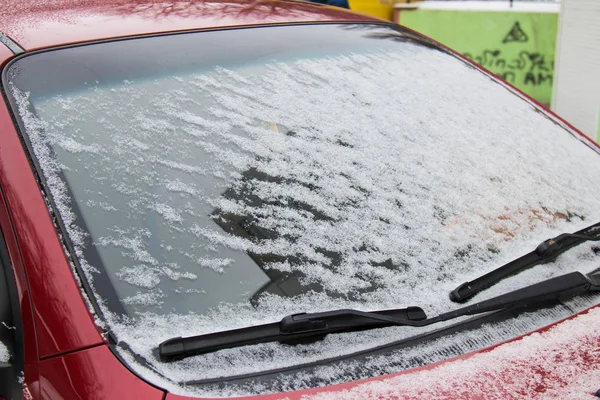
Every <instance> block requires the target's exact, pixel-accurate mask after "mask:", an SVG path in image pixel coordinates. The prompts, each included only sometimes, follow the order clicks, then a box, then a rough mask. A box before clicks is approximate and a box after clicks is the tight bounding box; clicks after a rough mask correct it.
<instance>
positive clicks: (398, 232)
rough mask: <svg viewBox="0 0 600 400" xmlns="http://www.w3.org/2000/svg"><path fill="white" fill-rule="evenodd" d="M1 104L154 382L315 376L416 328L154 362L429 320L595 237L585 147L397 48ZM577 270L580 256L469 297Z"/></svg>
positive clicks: (460, 76) (429, 55) (526, 108)
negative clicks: (293, 372) (364, 324)
mask: <svg viewBox="0 0 600 400" xmlns="http://www.w3.org/2000/svg"><path fill="white" fill-rule="evenodd" d="M13 93H14V95H15V97H16V98H17V100H18V102H19V112H20V114H21V116H22V118H23V120H24V123H25V127H26V130H27V134H28V135H29V139H30V141H31V143H32V146H33V148H34V152H35V154H36V156H37V158H38V159H39V161H40V164H41V166H42V168H43V170H44V174H45V176H46V179H47V181H48V185H49V187H50V190H51V192H52V195H53V197H54V200H55V201H56V203H57V207H58V209H59V212H60V214H61V216H62V218H63V220H64V221H65V224H66V226H67V229H68V231H69V234H70V236H71V240H72V241H73V242H74V245H75V248H76V250H77V253H78V256H79V257H80V258H81V259H82V263H83V265H84V266H88V267H87V270H88V272H89V275H90V276H93V274H94V272H93V269H94V268H100V267H101V266H100V265H92V264H91V263H90V262H89V260H86V259H85V251H86V246H87V247H88V248H89V246H90V243H86V240H91V241H92V242H93V245H94V246H95V247H96V248H97V250H98V252H99V254H100V257H101V259H102V261H103V263H104V268H106V270H107V272H108V274H109V275H110V277H111V279H112V281H113V284H114V286H115V289H116V291H117V293H118V294H119V295H120V296H121V298H122V301H123V303H125V307H126V309H127V311H128V313H129V316H128V317H127V318H122V317H120V316H117V315H114V314H111V313H110V310H107V315H109V316H111V321H109V324H110V325H111V327H112V329H113V331H114V332H115V334H116V335H117V337H118V339H119V340H120V341H123V342H126V343H127V344H128V345H129V347H130V348H131V349H132V350H133V351H135V352H136V353H138V354H140V355H141V356H142V357H143V358H145V359H146V360H147V361H148V362H149V363H150V364H151V365H152V368H153V369H154V370H155V371H157V372H159V373H160V374H162V375H164V376H165V377H167V378H168V379H170V380H172V381H174V382H184V381H188V380H198V379H210V378H215V377H219V376H227V375H235V374H244V373H252V372H256V371H262V370H265V369H270V368H274V367H285V366H289V365H294V364H299V363H303V362H310V361H315V360H320V359H323V358H325V357H333V356H338V355H342V354H347V353H349V352H354V351H357V350H361V349H368V348H371V347H373V346H377V345H381V344H385V343H388V342H390V341H392V340H398V339H401V338H403V337H408V336H410V335H412V334H414V333H415V329H412V328H406V327H391V328H386V329H378V330H373V331H368V332H362V333H360V334H359V333H348V334H339V335H330V336H329V337H327V338H326V339H325V340H324V341H322V342H319V343H317V344H313V345H301V346H296V347H291V346H284V345H280V344H277V343H270V344H264V345H257V346H251V347H246V348H238V349H229V350H223V351H220V352H217V353H213V354H208V355H203V356H196V357H191V358H188V359H185V360H183V361H179V362H174V363H168V364H166V363H159V362H157V361H156V359H155V355H154V353H153V352H154V349H155V348H156V346H157V345H158V344H159V343H160V342H162V341H164V340H166V339H168V338H171V337H175V336H191V335H197V334H202V333H209V332H215V331H220V330H226V329H233V328H238V327H243V326H248V325H253V324H260V323H269V322H273V321H278V320H280V319H281V318H282V317H283V316H284V315H287V314H291V313H298V312H303V311H308V312H313V311H322V310H328V309H336V308H357V309H361V310H376V309H386V308H398V307H405V306H412V305H419V306H422V307H423V308H424V309H425V310H426V312H427V313H428V315H434V314H436V313H439V312H442V311H445V310H448V309H451V308H454V307H455V305H453V304H452V303H451V302H450V301H449V299H448V292H449V291H450V290H452V289H453V288H454V287H456V286H457V285H458V284H460V283H463V282H465V281H467V280H470V279H473V278H475V277H476V276H478V275H480V274H481V273H482V272H486V271H489V270H491V269H493V268H495V267H497V266H499V265H500V264H501V263H503V262H506V261H509V260H510V259H513V258H515V257H518V256H520V255H522V254H524V253H526V252H529V251H531V249H532V248H535V246H536V245H537V244H538V243H539V242H541V241H542V240H545V239H547V238H548V237H552V236H555V235H556V234H557V233H559V232H563V231H575V230H578V229H581V228H583V227H584V226H587V225H590V224H591V223H593V222H596V221H598V220H600V209H599V208H598V206H597V202H598V200H597V199H598V198H600V187H599V186H598V185H597V184H596V182H597V177H598V176H599V174H600V158H599V157H598V154H597V153H596V152H595V151H594V150H592V149H591V148H590V147H588V146H585V145H582V144H581V143H580V139H579V138H576V137H574V136H572V135H570V134H568V133H567V132H566V131H565V130H564V129H563V128H562V127H560V126H559V125H557V124H556V123H555V122H553V121H552V120H550V119H549V118H547V117H545V116H544V115H543V114H541V113H539V112H537V111H536V110H535V109H534V107H533V106H532V105H531V104H529V103H527V102H525V101H523V100H521V99H519V98H517V97H516V96H514V95H513V94H512V93H511V92H510V91H509V90H507V89H506V88H504V87H503V86H501V85H499V84H496V83H493V82H492V81H491V79H490V78H488V77H486V76H485V75H483V74H481V73H479V72H477V71H475V70H474V69H473V68H471V67H469V66H466V65H464V64H463V63H461V62H458V61H456V60H455V59H453V57H451V56H449V55H446V54H444V53H441V52H438V51H434V50H431V49H428V48H425V47H420V46H417V45H412V44H406V43H404V44H402V45H399V46H398V49H397V50H394V51H382V52H377V51H372V52H362V53H350V54H345V55H332V56H329V57H323V58H314V59H300V60H295V61H286V62H270V63H267V64H265V65H260V66H259V65H249V66H246V67H243V66H232V67H215V68H214V69H212V70H210V71H202V72H198V73H193V74H191V75H180V76H177V77H160V78H154V79H149V80H141V79H140V80H139V81H127V82H123V84H121V85H114V86H112V87H106V86H100V85H90V88H89V89H86V90H83V91H81V92H77V93H63V94H61V95H59V96H55V97H52V98H39V99H38V98H34V97H33V96H30V95H29V94H28V93H22V92H20V91H19V90H18V89H14V90H13ZM30 106H33V108H34V109H35V111H36V114H35V115H34V114H33V113H32V112H31V109H30V108H28V107H30ZM65 180H66V181H67V182H68V184H69V190H70V191H71V195H72V196H73V197H74V198H75V199H76V202H77V206H78V208H79V210H80V212H81V214H82V216H83V219H84V221H85V224H86V226H87V231H84V229H82V222H81V220H78V219H77V218H76V216H75V215H76V214H75V212H74V211H73V200H72V199H70V198H69V197H68V192H67V190H66V188H67V186H66V184H65ZM240 227H242V228H241V229H240ZM595 267H596V263H595V260H594V253H593V251H592V245H588V244H585V245H581V246H579V247H577V248H576V249H574V250H572V251H571V252H569V253H567V254H565V255H563V256H561V257H559V258H558V260H557V261H556V262H555V263H552V264H549V265H548V266H545V267H543V268H540V267H538V268H533V269H531V270H529V271H526V272H524V273H522V274H520V275H519V276H518V278H512V279H509V280H506V281H505V282H503V283H501V284H498V285H497V286H495V287H493V288H491V289H490V290H488V291H486V293H485V295H482V296H480V297H479V298H478V300H479V299H482V298H484V297H490V296H493V295H497V294H500V293H504V292H505V291H507V290H510V289H514V288H516V287H520V286H524V285H527V284H530V283H533V282H536V281H539V280H541V279H544V278H547V277H550V276H554V275H559V274H561V273H565V272H567V271H572V270H573V269H574V268H577V269H579V270H581V271H582V272H589V271H591V270H592V269H594V268H595ZM272 284H274V285H272ZM548 322H549V321H547V320H543V321H540V323H548ZM124 357H125V358H126V359H130V357H128V356H127V355H124ZM130 361H131V360H130ZM131 362H132V363H133V364H134V365H135V366H136V368H139V369H142V370H143V368H144V367H142V366H140V365H138V364H137V363H135V362H133V361H131ZM382 362H385V361H382ZM145 371H148V370H145ZM146 373H149V372H146ZM153 379H157V378H156V377H153ZM165 385H167V386H169V385H171V384H166V383H165ZM171 390H174V391H176V392H182V393H186V391H192V392H193V390H194V389H193V387H187V388H185V389H184V388H171ZM269 390H270V389H269V388H258V389H257V388H253V389H252V390H250V392H252V393H256V392H268V391H269ZM200 394H206V393H200ZM209 394H210V395H219V393H214V392H211V393H209ZM242 394H243V393H242Z"/></svg>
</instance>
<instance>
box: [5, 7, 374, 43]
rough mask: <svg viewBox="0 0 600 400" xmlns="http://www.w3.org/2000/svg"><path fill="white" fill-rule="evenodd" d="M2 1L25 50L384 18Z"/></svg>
mask: <svg viewBox="0 0 600 400" xmlns="http://www.w3.org/2000/svg"><path fill="white" fill-rule="evenodd" d="M5 3H8V4H5ZM2 4H3V7H2V10H1V11H0V32H2V33H3V34H4V35H6V36H8V38H10V39H12V40H13V41H15V42H16V43H17V44H18V45H19V46H20V47H22V48H23V49H24V50H33V49H38V48H43V47H50V46H57V45H62V44H68V43H75V42H86V41H92V40H99V39H106V38H114V37H121V36H130V35H139V34H151V33H160V32H172V31H181V30H193V29H207V28H225V27H232V26H244V25H256V24H281V23H301V22H325V21H343V22H374V21H377V22H381V21H382V20H379V19H377V18H374V17H370V16H368V15H364V14H359V13H354V12H350V11H348V10H344V9H341V8H336V7H329V6H323V5H320V4H315V3H309V2H304V1H291V0H189V1H185V2H184V1H165V0H8V1H3V2H2ZM3 39H4V38H3Z"/></svg>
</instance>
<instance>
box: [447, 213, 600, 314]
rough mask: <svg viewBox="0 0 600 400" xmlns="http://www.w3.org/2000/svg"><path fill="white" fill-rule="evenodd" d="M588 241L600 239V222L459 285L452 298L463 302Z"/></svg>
mask: <svg viewBox="0 0 600 400" xmlns="http://www.w3.org/2000/svg"><path fill="white" fill-rule="evenodd" d="M587 241H600V223H596V224H594V225H591V226H588V227H587V228H584V229H582V230H580V231H577V232H575V233H563V234H561V235H558V236H557V237H555V238H553V239H548V240H545V241H543V242H542V243H540V245H539V246H538V247H537V248H536V249H535V250H534V251H532V252H531V253H527V254H525V255H524V256H522V257H519V258H517V259H516V260H513V261H511V262H509V263H507V264H504V265H502V266H501V267H498V268H496V269H495V270H493V271H491V272H488V273H487V274H485V275H482V276H480V277H479V278H477V279H474V280H472V281H470V282H465V283H463V284H462V285H459V286H458V287H457V288H456V289H454V290H453V291H452V292H450V300H452V301H454V302H457V303H461V302H463V301H465V300H467V299H468V298H470V297H472V296H474V295H475V294H477V293H479V292H481V291H482V290H484V289H487V288H488V287H490V286H493V285H495V284H496V283H498V282H500V281H501V280H503V279H505V278H507V277H509V276H511V275H514V274H516V273H519V272H521V271H524V270H526V269H528V268H531V267H534V266H536V265H539V264H545V263H547V262H550V261H553V260H554V259H555V258H556V257H557V256H558V255H560V254H562V253H564V252H565V251H567V250H569V249H570V248H572V247H574V246H577V245H579V244H581V243H583V242H587Z"/></svg>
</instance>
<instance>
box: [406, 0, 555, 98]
mask: <svg viewBox="0 0 600 400" xmlns="http://www.w3.org/2000/svg"><path fill="white" fill-rule="evenodd" d="M400 21H401V23H402V24H403V25H406V26H408V27H409V28H412V29H415V30H417V31H419V32H422V33H424V34H426V35H427V36H430V37H432V38H433V39H435V40H438V41H440V42H442V43H444V44H445V45H447V46H448V47H450V48H452V49H454V50H456V51H458V52H460V53H462V54H463V55H465V56H466V57H468V58H470V59H471V60H473V61H475V62H476V63H478V64H481V65H482V66H483V67H484V68H486V69H488V70H489V71H491V72H493V73H494V74H496V75H498V76H499V77H501V78H503V79H505V80H506V81H508V82H509V83H511V84H513V85H515V86H516V87H517V88H519V89H521V90H522V91H524V92H525V93H527V94H528V95H530V96H532V97H533V98H534V99H536V100H538V101H540V102H542V103H545V104H549V103H550V101H551V97H552V85H553V83H554V54H555V48H556V32H557V27H558V7H556V12H516V11H507V12H501V11H497V12H496V11H494V12H488V11H486V10H485V9H484V8H482V9H481V10H475V11H465V10H451V9H443V10H430V9H418V10H417V11H414V12H405V13H403V14H402V15H401V17H400Z"/></svg>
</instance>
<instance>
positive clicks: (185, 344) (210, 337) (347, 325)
mask: <svg viewBox="0 0 600 400" xmlns="http://www.w3.org/2000/svg"><path fill="white" fill-rule="evenodd" d="M426 318H427V315H426V314H425V311H423V310H422V309H421V308H419V307H407V308H400V309H395V310H383V311H372V312H364V311H358V310H351V309H345V310H335V311H328V312H320V313H311V314H307V313H301V314H293V315H288V316H287V317H284V318H283V319H282V320H281V321H279V322H274V323H271V324H264V325H257V326H250V327H247V328H241V329H234V330H230V331H224V332H217V333H209V334H206V335H199V336H192V337H187V338H181V337H178V338H173V339H169V340H166V341H164V342H162V343H161V344H160V345H159V349H158V350H159V357H160V359H161V361H173V360H178V359H181V358H185V357H189V356H192V355H197V354H204V353H211V352H214V351H217V350H221V349H228V348H232V347H239V346H246V345H251V344H258V343H266V342H280V343H285V344H292V345H293V344H301V343H312V342H315V341H318V340H321V339H323V338H324V337H325V336H326V335H328V334H329V333H337V332H351V331H355V330H366V329H372V328H381V327H386V326H392V325H410V324H411V323H415V322H417V321H422V320H424V319H426Z"/></svg>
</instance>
